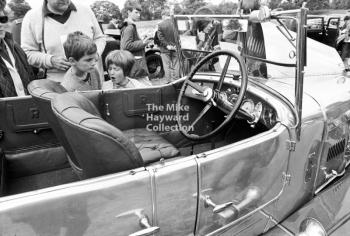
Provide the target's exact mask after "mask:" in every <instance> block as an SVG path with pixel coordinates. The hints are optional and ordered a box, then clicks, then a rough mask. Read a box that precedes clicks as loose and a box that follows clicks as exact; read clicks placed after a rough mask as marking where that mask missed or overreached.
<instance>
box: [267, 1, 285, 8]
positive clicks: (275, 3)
mask: <svg viewBox="0 0 350 236" xmlns="http://www.w3.org/2000/svg"><path fill="white" fill-rule="evenodd" d="M281 1H282V0H271V1H270V2H269V7H270V9H275V8H279V7H280V4H281Z"/></svg>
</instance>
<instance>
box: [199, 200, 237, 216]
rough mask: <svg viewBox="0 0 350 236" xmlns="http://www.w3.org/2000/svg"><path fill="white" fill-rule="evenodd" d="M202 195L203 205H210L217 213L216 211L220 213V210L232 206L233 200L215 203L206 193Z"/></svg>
mask: <svg viewBox="0 0 350 236" xmlns="http://www.w3.org/2000/svg"><path fill="white" fill-rule="evenodd" d="M203 197H204V199H203V200H204V207H206V208H207V207H212V208H213V213H215V214H217V213H220V212H222V211H223V210H225V209H226V208H228V207H230V206H232V204H233V202H226V203H223V204H219V205H218V204H215V203H214V202H213V201H212V200H211V198H210V196H208V195H205V196H203Z"/></svg>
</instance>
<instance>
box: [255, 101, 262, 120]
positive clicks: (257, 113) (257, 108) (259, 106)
mask: <svg viewBox="0 0 350 236" xmlns="http://www.w3.org/2000/svg"><path fill="white" fill-rule="evenodd" d="M262 110H263V105H262V103H261V102H258V103H257V104H256V105H255V107H254V116H255V117H256V118H255V119H256V120H259V119H260V116H261V113H262Z"/></svg>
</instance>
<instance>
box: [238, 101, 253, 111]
mask: <svg viewBox="0 0 350 236" xmlns="http://www.w3.org/2000/svg"><path fill="white" fill-rule="evenodd" d="M254 108H255V106H254V102H253V101H252V100H251V99H247V100H244V101H243V102H242V106H241V109H242V110H244V111H245V112H247V113H248V114H253V112H254Z"/></svg>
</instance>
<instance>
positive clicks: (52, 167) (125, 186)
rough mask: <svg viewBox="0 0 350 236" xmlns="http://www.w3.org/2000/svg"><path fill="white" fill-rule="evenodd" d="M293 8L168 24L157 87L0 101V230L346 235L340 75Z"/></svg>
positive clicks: (344, 97)
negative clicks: (165, 65) (175, 74)
mask: <svg viewBox="0 0 350 236" xmlns="http://www.w3.org/2000/svg"><path fill="white" fill-rule="evenodd" d="M307 11H308V10H307V9H306V8H304V7H303V8H301V9H297V10H291V11H279V12H271V11H269V10H268V9H267V8H266V7H265V6H262V7H261V8H260V10H254V11H252V12H251V13H250V14H243V13H242V14H241V13H240V14H237V15H230V16H227V15H225V16H217V15H203V16H202V15H186V16H184V15H181V16H174V17H173V19H174V23H175V24H176V26H177V28H178V31H177V32H175V33H176V37H177V38H178V39H179V42H178V47H177V48H178V55H179V56H180V57H181V68H182V70H183V72H184V76H183V78H181V79H179V80H177V81H174V82H172V83H169V84H164V85H159V86H154V87H147V88H140V89H124V90H123V89H121V90H106V91H90V92H79V93H78V92H73V93H68V92H65V90H64V88H62V87H61V86H60V85H59V84H57V83H54V82H50V81H48V80H38V81H34V82H32V83H31V84H30V85H29V90H30V92H31V94H32V96H33V98H32V97H30V96H28V97H24V98H23V97H22V98H20V97H17V98H5V99H0V129H1V136H0V145H1V146H0V147H1V150H0V153H1V172H0V173H1V194H2V197H1V198H0V234H1V235H3V236H10V235H11V236H14V235H16V236H22V235H25V236H31V235H50V236H51V235H67V236H68V235H69V236H72V235H113V236H114V235H134V236H136V235H308V236H311V235H346V234H347V232H348V231H349V228H350V225H349V223H348V222H349V216H350V215H349V212H350V202H349V201H350V197H349V196H348V195H349V194H350V192H349V186H350V177H349V170H348V169H347V166H348V164H349V156H348V149H347V143H348V137H349V121H350V93H349V92H350V78H349V77H348V76H347V75H346V74H345V72H344V66H343V64H342V61H341V59H340V58H339V55H338V54H337V52H336V51H335V49H334V48H331V47H328V46H326V45H324V44H321V43H319V42H316V41H314V40H312V39H307V38H306V19H307ZM286 18H287V19H294V20H296V22H297V23H298V24H297V25H298V27H297V32H296V33H294V32H290V31H288V30H287V28H286V27H285V26H284V25H283V21H282V20H283V19H286ZM200 20H206V21H208V20H209V21H210V22H211V24H212V26H214V27H209V28H210V30H209V28H208V29H207V32H204V34H203V32H199V30H198V29H196V30H193V28H191V25H194V24H196V22H198V21H200ZM220 27H222V32H223V35H227V34H225V30H231V31H232V32H231V33H232V34H233V38H232V41H230V40H228V39H226V40H225V41H223V40H222V38H224V37H221V36H220V35H217V36H218V37H217V39H218V40H217V41H216V42H215V40H214V37H212V36H214V34H211V32H213V31H212V30H215V31H216V33H217V34H219V33H218V32H220V31H221V30H220V31H219V28H220ZM188 30H190V31H192V33H193V34H189V33H188ZM226 33H227V32H226ZM200 34H201V36H200ZM206 34H207V35H206ZM235 34H236V35H235ZM203 36H204V39H207V40H209V41H206V42H207V45H208V46H207V47H203V48H201V47H198V45H197V43H198V41H199V40H200V37H203ZM219 36H220V37H219ZM211 49H214V51H213V52H211V51H210V50H211ZM186 71H187V72H188V71H190V72H189V73H186ZM38 107H39V108H40V109H39V108H38ZM47 121H49V124H48V123H47ZM51 128H52V129H53V130H54V132H55V135H54V134H53V132H52V130H51Z"/></svg>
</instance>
